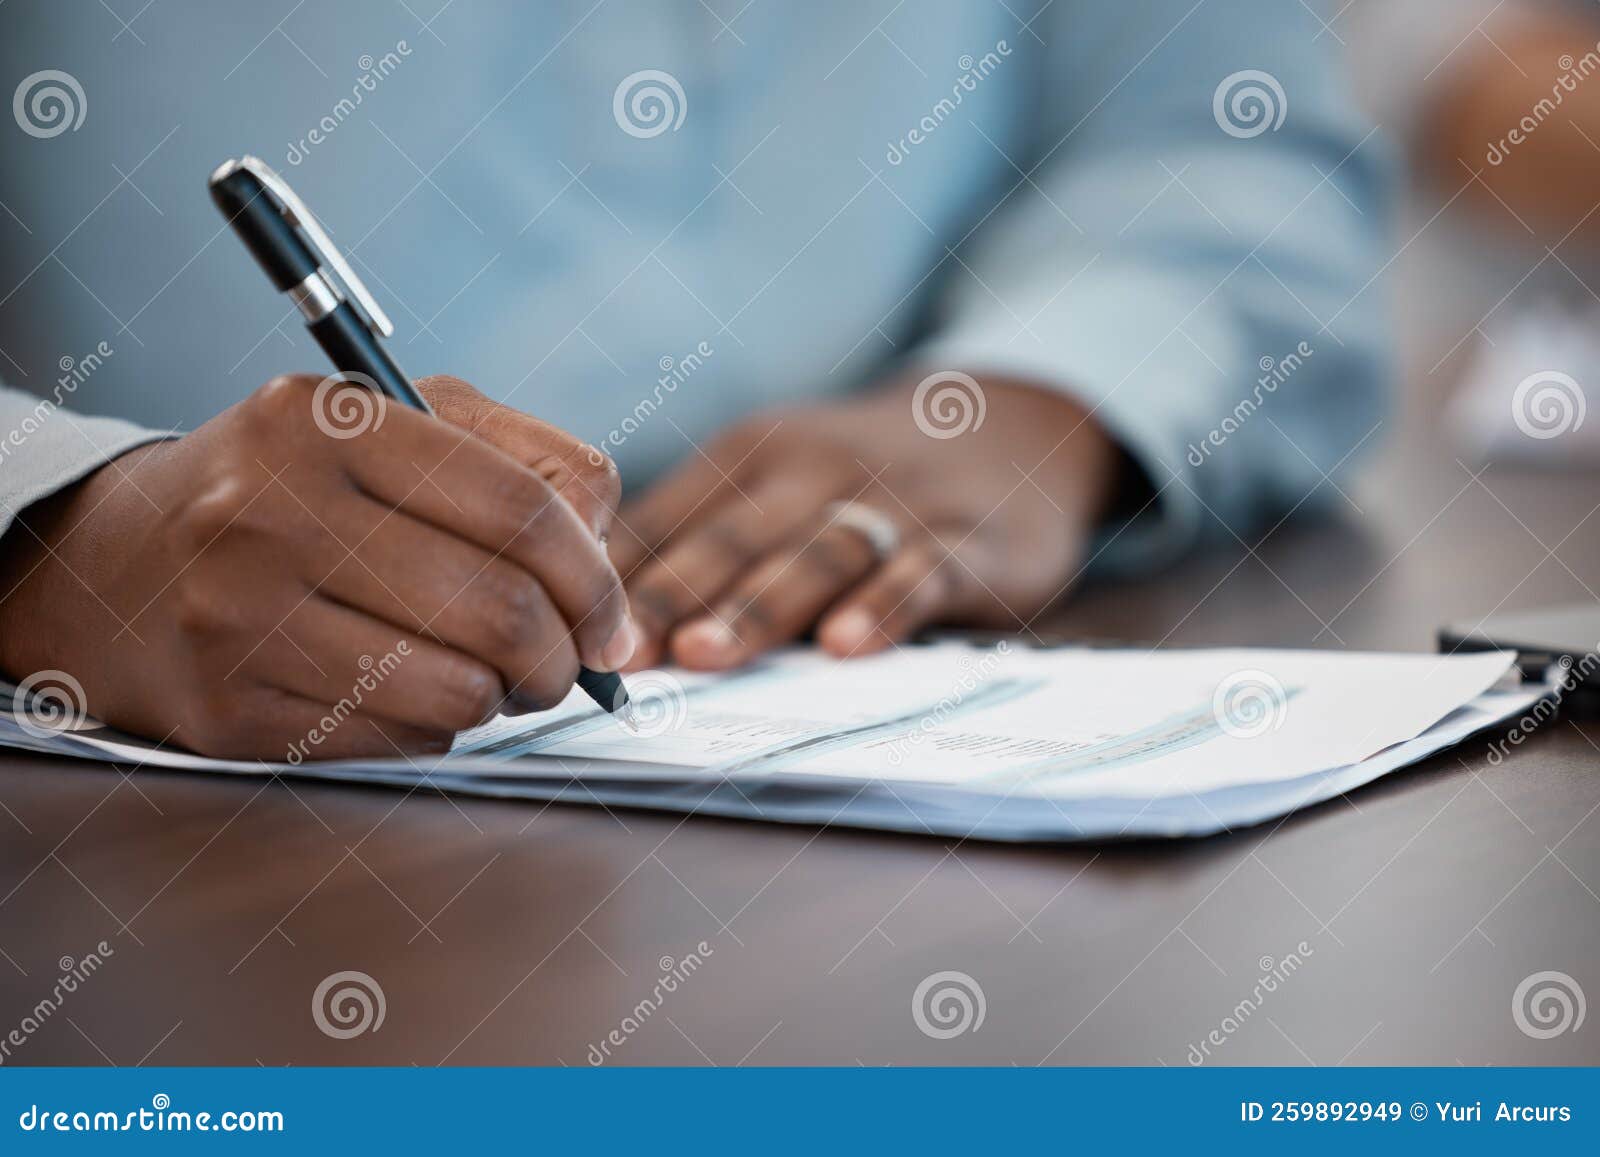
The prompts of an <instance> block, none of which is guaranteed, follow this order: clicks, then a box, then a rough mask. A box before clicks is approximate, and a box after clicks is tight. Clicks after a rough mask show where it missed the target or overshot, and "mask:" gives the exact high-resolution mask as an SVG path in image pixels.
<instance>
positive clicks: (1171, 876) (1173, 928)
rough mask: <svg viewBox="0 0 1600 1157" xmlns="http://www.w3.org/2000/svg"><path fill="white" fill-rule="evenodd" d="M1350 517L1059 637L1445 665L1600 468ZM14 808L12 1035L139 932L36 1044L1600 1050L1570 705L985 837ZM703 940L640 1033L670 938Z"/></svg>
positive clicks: (1212, 558)
mask: <svg viewBox="0 0 1600 1157" xmlns="http://www.w3.org/2000/svg"><path fill="white" fill-rule="evenodd" d="M1352 498H1353V500H1354V502H1357V503H1359V504H1360V506H1361V507H1362V509H1363V510H1364V512H1365V513H1364V517H1362V516H1358V515H1357V514H1356V512H1355V511H1354V510H1352V509H1351V508H1350V507H1349V506H1348V505H1345V504H1344V501H1343V500H1342V499H1341V500H1339V502H1340V504H1341V506H1342V507H1343V510H1342V513H1341V516H1340V518H1339V519H1338V520H1337V521H1335V522H1333V523H1325V524H1322V525H1318V526H1307V525H1303V524H1302V525H1298V526H1295V527H1294V528H1292V529H1290V528H1285V529H1284V530H1281V531H1279V532H1278V533H1276V534H1273V535H1271V536H1270V537H1269V538H1268V539H1267V541H1266V542H1265V543H1264V544H1263V545H1262V546H1261V547H1260V549H1259V551H1257V552H1256V553H1255V554H1252V553H1250V552H1248V551H1247V550H1245V549H1244V548H1242V547H1240V548H1237V549H1232V550H1220V551H1218V552H1215V553H1213V554H1211V555H1209V556H1207V557H1205V558H1203V559H1201V560H1199V561H1198V562H1196V563H1194V564H1193V565H1190V566H1188V567H1186V568H1184V569H1183V570H1181V571H1179V572H1174V573H1172V574H1169V575H1167V576H1165V577H1162V578H1160V579H1158V580H1156V581H1152V582H1148V583H1144V584H1140V585H1135V586H1128V587H1120V588H1117V589H1109V588H1108V589H1100V590H1094V591H1090V592H1087V593H1085V594H1084V595H1083V596H1081V597H1079V598H1078V599H1077V600H1076V601H1074V602H1072V603H1071V604H1070V605H1069V606H1068V607H1067V608H1066V609H1065V611H1064V613H1063V614H1062V615H1061V616H1059V619H1058V620H1057V621H1056V624H1055V625H1057V626H1059V627H1061V628H1063V629H1065V630H1068V631H1073V632H1078V633H1083V634H1088V635H1093V636H1098V637H1121V638H1127V639H1138V640H1154V639H1161V638H1163V637H1166V638H1168V639H1169V641H1170V642H1172V643H1181V644H1184V645H1204V644H1231V643H1249V644H1281V645H1319V646H1346V647H1353V648H1361V647H1365V648H1407V649H1428V648H1430V647H1431V641H1432V636H1433V631H1434V628H1435V625H1436V624H1437V623H1439V622H1440V621H1444V620H1450V619H1457V618H1473V617H1476V616H1478V615H1480V614H1482V613H1485V612H1487V611H1489V610H1491V609H1492V608H1494V607H1496V606H1497V605H1500V604H1502V603H1503V606H1504V608H1505V609H1512V608H1521V607H1531V606H1536V605H1539V604H1541V603H1547V602H1553V601H1574V600H1579V599H1583V598H1586V597H1590V596H1589V593H1588V591H1587V590H1586V586H1585V584H1588V585H1589V586H1600V535H1597V531H1600V518H1594V517H1591V514H1592V512H1593V509H1594V507H1595V505H1596V503H1600V479H1597V478H1595V477H1592V476H1591V477H1582V476H1576V477H1575V476H1558V475H1536V474H1527V473H1516V472H1511V471H1506V470H1495V471H1491V472H1489V473H1487V474H1484V475H1483V476H1482V477H1481V478H1478V479H1476V480H1474V478H1473V477H1472V476H1471V475H1470V474H1469V473H1468V472H1467V471H1466V470H1465V469H1464V468H1462V467H1461V466H1459V465H1458V464H1456V463H1455V462H1453V461H1452V460H1451V459H1450V458H1449V456H1448V455H1447V454H1445V453H1443V452H1439V453H1429V452H1428V451H1426V450H1416V449H1407V450H1405V451H1403V452H1402V451H1400V450H1392V451H1390V452H1389V453H1388V454H1387V455H1386V457H1385V459H1384V460H1383V461H1382V462H1381V463H1380V464H1379V466H1378V467H1377V468H1376V469H1374V470H1372V471H1369V472H1368V473H1367V474H1366V475H1365V476H1364V481H1363V483H1362V485H1361V486H1359V487H1358V488H1357V489H1356V490H1354V491H1352ZM1358 528H1359V529H1358ZM0 803H3V804H4V811H3V812H0V831H3V832H4V837H3V839H0V896H3V897H4V899H3V903H0V950H3V951H4V953H5V958H4V959H0V1035H3V1033H4V1032H5V1031H6V1030H8V1029H9V1028H11V1026H12V1025H14V1024H16V1023H17V1022H19V1021H20V1020H21V1019H22V1018H23V1017H24V1016H26V1015H28V1013H29V1010H31V1009H33V1008H34V1007H35V1005H36V1004H37V1003H38V1001H39V1000H40V999H41V998H43V997H45V996H47V995H49V993H50V991H51V988H52V986H53V985H54V983H55V979H56V976H57V972H56V969H57V960H58V958H60V957H63V956H70V957H72V958H74V959H81V958H82V957H83V955H84V954H85V953H86V952H88V951H90V950H92V949H93V948H94V946H95V944H96V943H97V942H98V941H100V940H102V939H104V940H106V941H107V942H108V944H109V945H110V946H111V947H112V948H113V949H114V952H115V955H114V956H113V957H111V958H110V959H109V960H108V961H107V962H106V963H105V965H104V967H103V968H102V969H101V970H100V971H99V972H98V973H97V974H95V975H94V976H93V977H92V978H90V980H89V981H88V982H87V983H85V984H84V985H82V986H81V987H80V988H79V989H78V991H77V992H75V993H72V994H70V995H68V996H67V997H66V998H65V999H64V1001H63V1004H62V1007H61V1008H60V1010H59V1011H58V1012H56V1013H55V1014H54V1015H53V1016H51V1017H49V1018H48V1019H47V1020H46V1022H45V1024H44V1025H43V1026H42V1027H40V1028H39V1029H38V1031H37V1032H36V1033H34V1034H33V1035H32V1036H31V1037H30V1038H28V1039H27V1041H26V1043H25V1044H24V1045H23V1046H21V1047H19V1048H16V1049H15V1050H14V1051H13V1054H12V1058H11V1063H91V1064H92V1063H100V1062H102V1061H110V1062H114V1063H116V1064H119V1065H132V1064H137V1063H140V1062H144V1063H147V1064H195V1063H206V1062H210V1063H228V1064H244V1065H249V1064H254V1063H257V1062H259V1063H261V1064H264V1065H281V1064H297V1065H305V1064H329V1063H333V1064H342V1063H353V1064H375V1063H385V1064H402V1065H403V1064H419V1065H433V1064H439V1063H441V1062H443V1063H450V1064H467V1063H535V1064H562V1063H565V1064H571V1065H582V1064H585V1063H586V1058H587V1057H588V1056H589V1055H590V1051H589V1050H590V1046H591V1045H599V1044H600V1043H601V1042H602V1040H603V1039H604V1038H605V1037H606V1036H607V1034H608V1033H610V1032H611V1031H612V1030H613V1029H616V1030H618V1033H619V1035H622V1036H623V1037H624V1043H623V1044H621V1045H620V1046H618V1045H612V1046H610V1048H609V1051H610V1053H611V1054H612V1057H613V1058H614V1061H615V1062H616V1063H626V1064H646V1063H651V1064H653V1063H667V1064H703V1063H715V1064H718V1065H734V1064H739V1063H746V1064H766V1065H771V1064H785V1063H812V1062H830V1063H839V1064H854V1063H857V1062H859V1063H861V1064H866V1065H878V1064H891V1063H892V1064H897V1065H905V1064H923V1063H931V1064H944V1063H1000V1064H1006V1063H1012V1062H1014V1063H1017V1064H1026V1065H1031V1064H1037V1063H1039V1062H1040V1061H1041V1060H1044V1061H1048V1062H1050V1063H1068V1064H1085V1063H1095V1064H1136V1065H1142V1064H1158V1063H1160V1064H1172V1065H1182V1064H1185V1063H1187V1058H1188V1057H1189V1050H1190V1046H1191V1045H1192V1044H1198V1043H1199V1042H1201V1041H1202V1040H1203V1039H1204V1038H1205V1037H1206V1035H1207V1034H1208V1033H1209V1032H1210V1031H1211V1030H1213V1029H1218V1030H1219V1032H1222V1033H1226V1034H1227V1037H1226V1040H1225V1043H1224V1044H1222V1045H1220V1046H1216V1045H1213V1046H1211V1048H1210V1052H1211V1058H1212V1059H1211V1061H1210V1062H1208V1063H1224V1064H1239V1063H1254V1064H1302V1063H1316V1064H1319V1065H1325V1064H1336V1063H1341V1062H1342V1063H1347V1064H1383V1063H1422V1062H1426V1063H1438V1064H1452V1063H1458V1062H1459V1063H1462V1064H1482V1063H1487V1062H1496V1063H1513V1064H1555V1063H1568V1064H1570V1063H1594V1062H1596V1061H1600V1013H1593V1012H1592V1013H1591V1015H1590V1016H1589V1018H1588V1022H1587V1023H1586V1024H1585V1025H1584V1026H1583V1027H1582V1028H1581V1029H1580V1030H1578V1031H1576V1032H1569V1033H1566V1034H1564V1035H1561V1036H1558V1037H1556V1038H1553V1039H1549V1040H1536V1039H1533V1038H1531V1037H1529V1036H1527V1035H1525V1034H1524V1033H1523V1032H1522V1031H1520V1030H1519V1029H1518V1027H1517V1026H1516V1023H1515V1021H1514V1020H1513V1017H1512V994H1513V992H1514V990H1515V989H1516V987H1517V985H1518V983H1519V982H1520V981H1522V980H1523V978H1525V977H1527V976H1529V975H1530V974H1533V973H1536V972H1541V971H1545V970H1555V971H1560V972H1564V973H1567V974H1569V975H1570V976H1572V977H1573V978H1575V979H1576V980H1577V981H1578V982H1579V984H1580V985H1581V986H1582V987H1583V988H1584V989H1585V990H1586V994H1587V998H1588V999H1589V1000H1590V1001H1594V1000H1600V895H1597V892H1600V818H1596V816H1595V812H1596V809H1597V808H1600V727H1596V726H1593V725H1590V726H1579V725H1577V724H1574V723H1572V722H1569V721H1560V722H1556V723H1551V724H1549V725H1546V726H1545V727H1544V728H1543V729H1541V730H1540V731H1538V732H1537V733H1536V734H1535V735H1534V736H1533V737H1532V738H1531V739H1530V740H1529V741H1528V742H1527V743H1526V744H1524V745H1523V746H1522V747H1520V748H1519V749H1517V750H1515V751H1514V752H1513V753H1512V754H1511V757H1510V758H1509V759H1507V760H1505V761H1504V763H1502V764H1501V765H1499V766H1492V765H1491V764H1490V762H1489V761H1488V759H1487V758H1486V749H1485V746H1484V744H1482V743H1481V742H1480V743H1475V744H1469V745H1468V746H1466V747H1465V748H1463V749H1461V750H1459V751H1457V752H1453V753H1449V754H1446V755H1443V756H1440V757H1438V758H1435V759H1432V760H1430V761H1428V762H1427V763H1426V764H1423V765H1422V766H1420V767H1418V768H1416V769H1414V770H1411V771H1408V772H1405V773H1402V774H1399V775H1396V776H1394V777H1392V778H1390V779H1389V780H1387V781H1385V782H1382V783H1380V784H1378V785H1375V786H1374V787H1371V788H1368V789H1366V790H1363V791H1360V792H1357V793H1355V794H1354V795H1352V796H1351V797H1350V798H1348V799H1347V800H1340V801H1334V802H1332V803H1329V804H1326V805H1324V806H1322V807H1319V808H1316V809H1313V810H1312V811H1310V812H1308V813H1305V814H1302V815H1299V816H1296V817H1294V818H1292V819H1290V820H1288V821H1287V822H1285V823H1283V824H1281V825H1278V826H1269V827H1266V828H1258V829H1255V830H1251V831H1244V832H1239V833H1236V834H1234V835H1231V836H1226V837H1223V838H1218V839H1211V840H1206V841H1204V842H1193V843H1169V844H1151V843H1143V844H1124V845H1118V846H1102V847H1069V848H1012V847H1004V846H995V845H982V844H976V843H967V844H957V843H955V842H954V841H948V840H932V839H916V838H908V837H891V836H878V835H872V834H865V833H857V832H846V831H826V830H823V831H819V830H816V829H812V828H786V827H777V826H770V825H764V824H755V823H734V822H726V821H718V820H711V819H690V820H687V821H684V820H682V819H680V818H678V817H662V816H654V815H648V814H640V813H632V812H622V813H618V814H615V815H611V814H607V813H606V812H605V811H602V810H599V809H584V808H572V807H553V808H549V809H543V810H542V809H540V808H539V807H536V806H528V805H522V804H515V803H494V802H485V801H482V800H469V799H456V800H451V799H446V798H443V797H440V796H436V795H423V794H416V795H410V796H405V795H402V794H400V793H398V792H389V791H380V790H363V789H358V788H345V787H330V786H322V785H314V784H307V783H293V784H288V785H270V786H265V787H264V786H263V785H262V783H260V782H258V781H253V780H237V781H235V780H229V779H224V778H215V777H190V776H185V775H177V774H169V773H164V772H157V773H152V772H147V771H140V772H137V773H136V774H134V775H131V776H124V775H122V774H121V773H119V772H117V771H114V770H111V769H108V768H103V767H90V766H81V765H77V764H74V763H69V762H62V761H56V760H48V759H33V758H18V757H15V756H6V757H4V759H3V760H0ZM701 941H704V942H706V944H707V946H708V947H709V949H710V952H709V953H708V954H705V955H704V960H703V965H702V966H701V967H700V968H699V970H698V971H697V972H696V973H695V974H694V975H693V976H691V977H690V978H689V979H688V980H687V981H686V982H685V983H683V984H681V985H679V986H678V987H677V990H676V991H674V992H671V993H667V994H664V995H663V997H662V999H661V1002H660V1005H659V1007H658V1008H654V1009H652V1010H647V1012H648V1014H647V1015H643V1016H642V1024H641V1025H639V1026H638V1027H637V1030H636V1031H632V1030H631V1029H630V1028H629V1026H628V1024H625V1023H624V1022H625V1018H629V1017H632V1016H634V1015H635V1013H636V1006H638V1005H639V1003H640V1002H641V1001H645V1000H647V999H649V998H651V996H652V990H653V989H654V987H655V984H656V981H657V978H658V976H659V975H660V969H661V967H662V964H663V960H662V958H664V957H670V958H672V959H673V961H677V960H682V959H683V958H684V957H685V955H686V954H687V953H690V952H692V951H695V949H696V946H697V945H698V943H699V942H701ZM1302 941H1304V942H1305V944H1306V946H1307V948H1308V949H1309V950H1310V951H1309V952H1308V953H1305V954H1304V955H1303V956H1302V964H1301V966H1300V967H1299V969H1298V971H1296V972H1295V973H1294V975H1293V976H1291V977H1290V978H1289V979H1288V980H1287V981H1286V982H1284V983H1282V984H1281V985H1278V986H1277V987H1276V991H1273V992H1270V993H1267V994H1265V995H1262V996H1261V997H1260V998H1259V1002H1258V1003H1256V1004H1255V1006H1254V1007H1252V1008H1250V1009H1248V1010H1246V1012H1245V1013H1243V1014H1242V1015H1241V1014H1240V1013H1239V1009H1238V1006H1239V1005H1240V1003H1241V1002H1244V1001H1254V999H1255V998H1254V996H1253V993H1254V991H1255V988H1256V984H1257V980H1258V978H1259V976H1260V975H1261V970H1262V968H1263V967H1270V966H1271V965H1272V964H1274V963H1276V962H1278V961H1282V960H1284V959H1285V958H1286V957H1287V956H1288V954H1290V953H1292V952H1297V951H1299V949H1298V945H1299V944H1300V942H1302ZM1267 958H1270V959H1267ZM343 970H359V971H362V972H366V973H369V974H370V975H371V976H372V977H374V978H375V979H376V980H377V982H378V983H379V984H380V985H381V987H382V989H383V992H384V994H385V999H386V1017H385V1020H384V1022H383V1024H382V1027H381V1029H380V1030H379V1031H377V1032H368V1033H366V1034H364V1035H361V1036H358V1037H355V1038H353V1039H348V1040H336V1039H332V1038H330V1037H328V1036H326V1035H324V1034H323V1033H322V1032H321V1031H319V1030H318V1028H317V1027H316V1026H315V1024H314V1023H313V1019H312V1015H311V1000H312V993H313V991H314V990H315V989H316V987H317V985H318V982H319V981H321V980H322V979H323V978H324V977H326V976H328V975H330V974H332V973H335V972H339V971H343ZM944 970H956V971H960V972H964V973H967V974H969V975H970V976H971V977H973V978H974V979H975V980H976V981H977V982H978V984H979V985H980V986H981V988H982V990H983V993H984V996H985V1002H986V1015H985V1019H984V1021H983V1024H982V1027H981V1028H979V1029H978V1030H977V1031H974V1032H968V1033H966V1034H964V1035H961V1036H958V1037H955V1038H953V1039H948V1040H937V1039H932V1038H930V1037H929V1036H926V1035H924V1034H923V1032H921V1031H920V1030H919V1029H918V1027H917V1025H916V1024H915V1022H914V1021H913V1017H912V1014H911V1008H912V994H913V991H914V989H915V988H916V986H917V984H918V982H919V981H921V980H922V979H923V978H924V977H927V976H929V975H930V974H932V973H935V972H940V971H944ZM1235 1017H1237V1018H1239V1020H1240V1023H1238V1024H1237V1025H1235V1026H1233V1029H1230V1028H1229V1027H1228V1025H1227V1024H1224V1022H1225V1020H1228V1018H1235ZM630 1023H631V1022H630ZM1229 1024H1232V1022H1231V1021H1229ZM1234 1029H1236V1031H1234Z"/></svg>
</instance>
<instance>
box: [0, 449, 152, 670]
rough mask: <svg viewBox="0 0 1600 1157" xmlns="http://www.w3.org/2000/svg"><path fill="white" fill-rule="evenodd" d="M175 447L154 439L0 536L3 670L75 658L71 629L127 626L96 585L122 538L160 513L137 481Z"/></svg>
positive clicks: (34, 508)
mask: <svg viewBox="0 0 1600 1157" xmlns="http://www.w3.org/2000/svg"><path fill="white" fill-rule="evenodd" d="M170 447H171V443H169V442H154V443H148V444H146V445H143V446H136V447H134V448H133V449H132V450H129V451H127V452H126V453H124V454H121V455H119V456H117V457H116V458H113V459H110V460H108V461H107V462H106V463H105V465H103V466H101V467H100V468H99V469H97V470H95V471H93V472H92V473H89V474H86V475H85V476H84V477H82V478H80V479H79V480H78V481H76V482H73V483H70V484H68V485H66V486H63V487H62V488H61V489H59V490H57V491H55V492H54V493H52V494H49V495H46V496H45V497H44V498H41V499H39V500H38V501H36V502H34V503H32V504H30V505H29V506H27V507H25V508H24V509H23V510H22V511H20V512H19V513H18V514H17V517H16V518H15V520H14V521H13V522H12V524H11V526H10V527H9V528H8V529H7V530H6V532H5V534H4V535H3V536H0V671H3V672H6V673H7V674H10V675H12V676H21V675H26V674H28V673H30V672H32V671H35V670H39V669H42V668H46V667H51V666H61V665H63V664H65V663H68V662H71V661H72V660H71V659H70V658H69V657H68V656H67V654H66V651H67V647H66V640H67V638H68V637H69V636H70V635H71V634H74V633H76V632H80V631H96V630H98V629H99V628H101V627H107V628H109V630H110V632H111V633H113V634H114V633H115V632H116V631H117V630H118V629H120V628H119V625H118V623H117V621H116V618H115V614H114V613H113V612H112V611H111V609H110V608H108V607H106V606H105V604H104V603H102V602H100V601H99V596H98V595H97V594H96V592H97V591H99V590H101V589H104V580H105V576H106V574H107V573H108V572H109V571H110V570H112V569H113V568H115V566H116V565H117V564H118V561H119V555H120V552H119V551H118V550H117V549H116V540H117V539H119V538H134V537H137V536H139V535H141V534H142V533H143V532H142V529H141V528H142V526H143V524H144V523H145V522H146V521H148V519H147V517H146V516H150V515H154V514H156V513H157V512H156V511H155V509H154V507H152V506H151V505H150V503H149V501H148V500H147V499H145V498H143V497H141V496H140V491H139V490H138V489H136V487H137V486H138V485H139V480H138V479H139V474H140V473H142V472H143V470H144V469H146V468H148V466H149V465H150V464H152V463H153V462H155V461H157V460H158V459H159V458H160V457H161V456H163V455H165V454H166V453H167V452H168V451H169V450H170ZM141 508H142V509H141ZM73 624H76V625H75V626H73ZM68 627H70V628H71V629H70V630H69V629H65V628H68ZM103 637H109V635H106V636H103ZM75 673H77V672H75Z"/></svg>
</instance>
